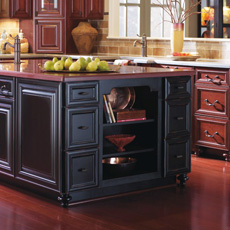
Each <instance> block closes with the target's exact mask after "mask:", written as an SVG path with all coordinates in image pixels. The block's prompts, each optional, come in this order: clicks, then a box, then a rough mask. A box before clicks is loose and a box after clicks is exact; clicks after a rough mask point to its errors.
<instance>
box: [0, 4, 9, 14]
mask: <svg viewBox="0 0 230 230" xmlns="http://www.w3.org/2000/svg"><path fill="white" fill-rule="evenodd" d="M9 16H10V13H9V0H1V2H0V18H8V17H9Z"/></svg>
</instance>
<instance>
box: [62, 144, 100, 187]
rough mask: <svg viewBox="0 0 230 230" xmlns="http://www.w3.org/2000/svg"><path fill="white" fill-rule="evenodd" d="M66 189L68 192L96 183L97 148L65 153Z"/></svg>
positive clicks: (93, 185) (95, 184) (92, 185)
mask: <svg viewBox="0 0 230 230" xmlns="http://www.w3.org/2000/svg"><path fill="white" fill-rule="evenodd" d="M66 158H67V159H66V164H67V165H66V168H67V178H66V179H67V180H66V183H67V190H68V191H69V192H72V191H75V190H78V189H83V188H89V187H95V186H97V185H98V150H97V149H92V150H83V151H76V152H69V153H66Z"/></svg>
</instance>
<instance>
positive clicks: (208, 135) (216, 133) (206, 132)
mask: <svg viewBox="0 0 230 230" xmlns="http://www.w3.org/2000/svg"><path fill="white" fill-rule="evenodd" d="M204 133H205V136H206V137H212V138H213V137H214V136H215V135H219V133H218V132H215V133H213V134H212V135H210V134H208V130H205V131H204Z"/></svg>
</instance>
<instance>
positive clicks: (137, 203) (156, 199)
mask: <svg viewBox="0 0 230 230" xmlns="http://www.w3.org/2000/svg"><path fill="white" fill-rule="evenodd" d="M189 177H190V179H189V181H188V182H187V185H186V187H185V188H184V189H181V188H179V187H178V186H171V187H165V188H161V189H151V190H147V191H143V192H141V193H136V194H131V195H128V196H122V197H115V198H111V199H106V200H98V201H94V202H90V203H83V204H79V205H77V206H71V207H69V208H67V209H65V208H62V207H60V206H59V205H58V204H57V203H55V202H54V201H51V200H49V199H46V198H43V197H40V196H37V195H34V194H32V193H29V192H25V191H23V190H19V189H17V190H15V189H14V188H12V187H10V186H8V185H5V184H1V183H0V192H1V197H0V230H30V229H31V230H72V229H73V230H75V229H76V230H78V229H79V230H133V229H134V230H135V229H137V230H148V229H156V230H180V229H181V230H206V229H207V230H230V163H229V162H224V161H221V160H213V159H205V158H198V157H195V156H193V157H192V173H190V174H189Z"/></svg>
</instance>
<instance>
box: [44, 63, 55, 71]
mask: <svg viewBox="0 0 230 230" xmlns="http://www.w3.org/2000/svg"><path fill="white" fill-rule="evenodd" d="M44 68H45V70H52V71H53V70H54V63H53V61H46V62H45V64H44Z"/></svg>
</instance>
